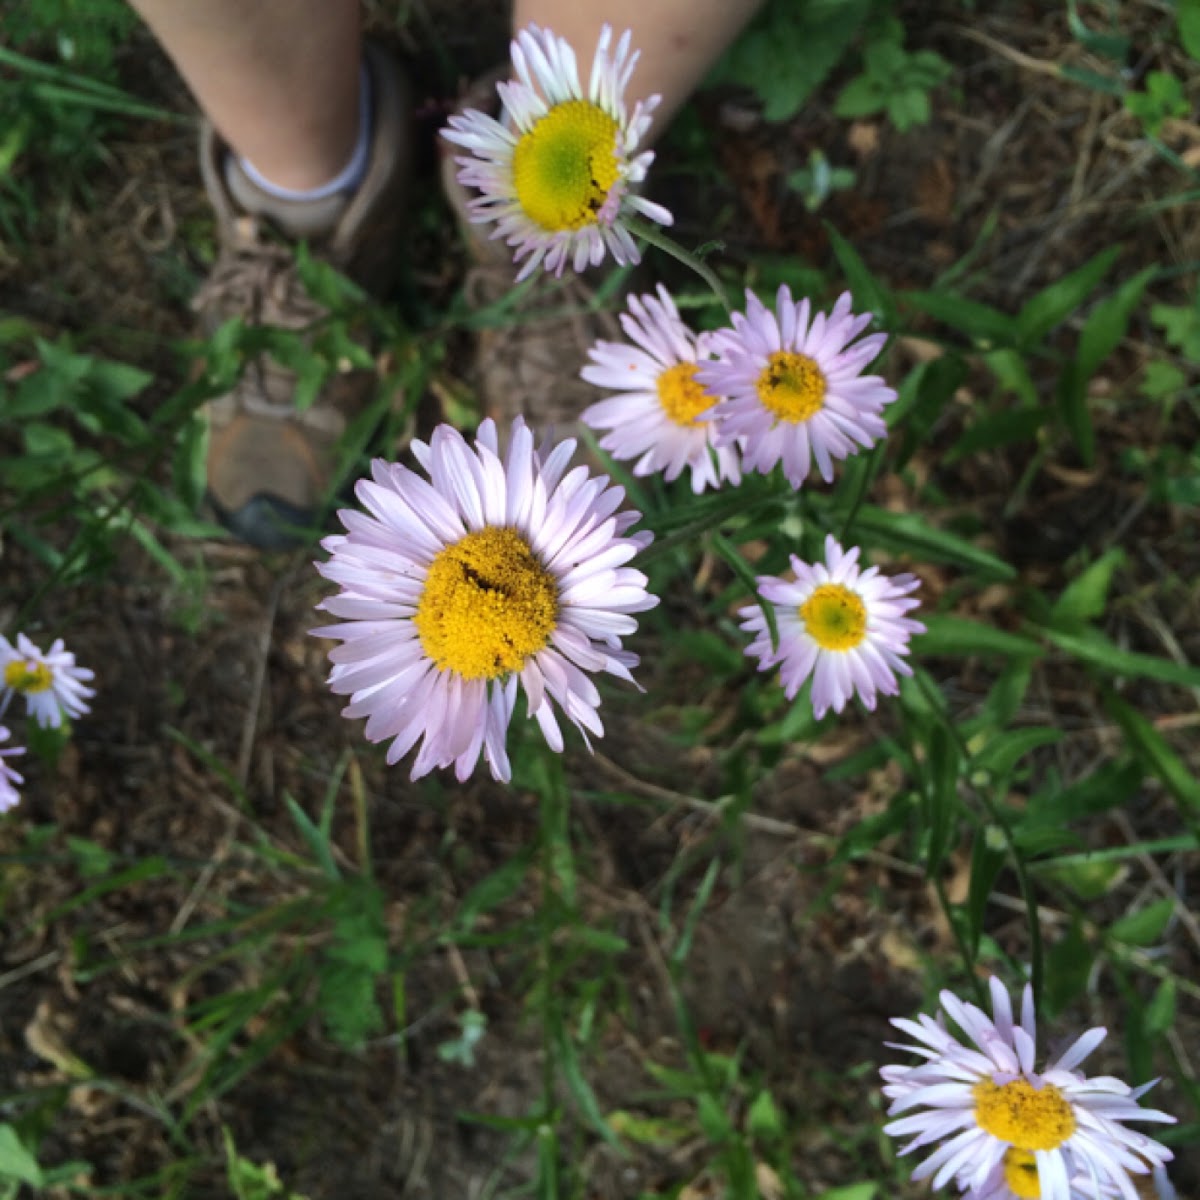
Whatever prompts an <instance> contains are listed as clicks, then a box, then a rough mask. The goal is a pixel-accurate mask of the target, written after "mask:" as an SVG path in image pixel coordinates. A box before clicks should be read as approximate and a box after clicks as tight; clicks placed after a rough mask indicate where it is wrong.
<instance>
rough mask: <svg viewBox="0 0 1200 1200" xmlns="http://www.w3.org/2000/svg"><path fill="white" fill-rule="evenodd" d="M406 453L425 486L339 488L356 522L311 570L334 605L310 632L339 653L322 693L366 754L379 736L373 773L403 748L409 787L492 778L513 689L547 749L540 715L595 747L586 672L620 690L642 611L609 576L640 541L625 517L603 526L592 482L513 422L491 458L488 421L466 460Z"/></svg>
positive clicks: (554, 735)
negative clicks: (361, 721)
mask: <svg viewBox="0 0 1200 1200" xmlns="http://www.w3.org/2000/svg"><path fill="white" fill-rule="evenodd" d="M412 449H413V453H414V455H415V456H416V458H417V461H418V463H419V464H420V466H421V467H422V468H423V469H424V471H425V472H426V474H427V475H428V476H429V480H428V481H426V480H425V479H423V478H422V477H421V476H420V475H419V474H417V472H415V471H411V470H409V469H408V468H407V467H403V466H400V465H398V464H393V463H386V462H383V461H382V460H376V462H375V463H374V464H373V466H372V470H371V479H370V480H366V479H364V480H360V481H359V483H358V485H357V488H356V494H357V496H358V499H359V500H360V501H361V502H362V504H363V506H364V507H365V508H366V509H367V512H366V513H362V512H358V511H354V510H348V511H343V512H341V513H340V514H339V515H340V517H341V520H342V523H343V525H344V526H345V527H346V533H345V534H344V535H337V536H335V537H330V538H327V539H326V540H325V541H324V542H323V543H322V545H323V546H324V547H325V549H326V550H328V551H329V554H330V558H329V561H328V562H326V563H318V564H317V569H318V570H319V571H320V572H321V574H322V575H324V576H325V577H326V578H327V579H330V580H332V581H333V582H334V583H336V584H338V585H339V586H340V587H341V591H340V592H339V593H338V594H337V595H334V596H331V597H329V598H328V599H327V600H325V601H323V602H322V603H321V604H320V605H319V607H320V608H322V609H325V610H326V611H328V612H330V613H332V614H333V615H334V616H335V617H338V618H341V620H340V623H339V624H336V625H327V626H325V627H323V628H321V629H314V630H313V633H314V634H316V635H317V636H318V637H328V638H336V639H337V640H339V641H340V642H341V643H342V645H340V646H337V647H335V648H334V649H332V650H331V651H330V653H329V658H330V661H331V662H332V663H333V669H332V671H331V673H330V676H329V683H330V686H331V687H332V688H333V690H334V691H335V692H337V693H338V694H339V695H349V696H350V703H349V705H348V706H347V707H346V708H345V709H344V714H345V715H346V716H347V717H366V718H367V725H366V735H367V737H368V739H369V740H371V741H373V742H380V741H386V740H388V739H392V744H391V746H390V747H389V749H388V755H387V758H388V762H389V763H394V762H396V761H398V760H399V759H400V758H402V757H403V756H404V755H405V754H407V753H408V751H409V750H410V749H412V747H413V746H415V745H416V744H417V742H418V741H420V742H421V747H420V750H419V751H418V753H417V756H416V760H415V762H414V763H413V768H412V778H413V779H417V778H419V777H420V776H422V775H425V774H426V773H428V772H429V771H430V770H432V769H433V768H435V767H448V766H451V765H453V766H454V768H455V773H456V774H457V776H458V778H459V779H460V780H462V779H466V778H467V776H468V775H470V773H471V771H472V770H473V769H474V767H475V764H476V763H477V762H478V760H479V755H480V753H481V752H482V753H483V755H484V756H485V757H486V759H487V761H488V764H489V766H490V767H491V771H492V775H493V776H494V777H495V778H496V779H500V780H504V781H507V780H508V779H509V778H510V776H511V771H510V768H509V761H508V755H507V752H506V750H505V737H506V734H507V730H508V724H509V721H510V719H511V718H512V713H513V708H514V705H515V704H516V698H517V690H518V687H520V688H521V689H522V690H523V691H524V693H525V698H526V701H527V704H528V710H529V715H530V716H531V717H535V718H536V719H537V722H538V725H539V726H540V727H541V730H542V734H543V735H544V737H545V738H546V741H547V742H548V743H549V744H550V746H551V747H552V748H553V749H554V750H558V751H561V750H562V748H563V739H562V732H561V730H560V729H559V726H558V720H557V718H556V716H555V706H557V707H558V708H559V709H561V710H562V712H563V714H564V715H565V716H566V717H567V719H568V720H569V721H571V723H572V724H573V725H576V726H577V727H578V728H579V729H580V730H581V732H583V735H584V741H585V742H587V734H588V733H589V732H590V733H593V734H595V735H596V736H597V737H600V736H602V735H603V733H604V729H603V726H602V725H601V723H600V718H599V716H598V715H597V712H596V709H597V707H598V705H599V704H600V695H599V693H598V692H597V691H596V687H595V685H594V684H593V683H592V680H591V678H590V674H589V673H590V672H594V671H606V672H608V673H609V674H610V675H616V676H617V677H619V678H621V679H625V680H628V681H629V682H631V683H632V682H633V677H632V676H631V675H630V673H629V670H630V668H631V667H634V666H636V665H637V662H638V659H637V656H636V655H634V654H631V653H629V652H628V651H626V650H623V649H622V648H621V638H622V637H625V636H627V635H629V634H631V633H633V632H634V630H635V629H636V628H637V622H636V621H635V620H634V618H633V616H631V615H630V614H632V613H636V612H643V611H645V610H646V609H648V608H653V607H654V605H656V604H657V603H658V599H657V597H655V596H651V595H649V594H648V593H647V591H646V577H645V575H643V574H642V573H641V572H640V571H637V570H634V569H632V568H631V567H627V566H625V565H624V564H625V563H627V562H628V561H629V560H630V559H631V558H632V557H633V556H634V554H636V553H637V551H638V550H640V549H642V548H644V547H645V546H646V545H648V544H649V542H650V540H651V535H650V534H649V533H636V534H627V533H626V531H627V530H628V529H629V527H630V526H631V525H633V524H634V523H635V522H636V521H638V520H639V518H640V514H639V513H636V512H632V511H624V512H617V506H618V505H619V504H620V503H621V500H622V499H623V497H624V492H623V491H622V489H621V488H617V487H612V486H610V483H609V480H608V478H607V477H606V476H603V475H601V476H598V477H592V476H590V475H589V474H588V471H587V468H586V467H582V466H580V467H575V468H574V469H573V470H569V471H568V470H567V467H568V464H569V462H570V458H571V455H572V454H573V453H574V450H575V442H574V440H573V439H568V440H566V441H564V442H562V443H561V444H560V445H558V446H556V447H554V448H553V449H552V450H551V449H549V448H545V449H543V450H540V451H539V450H535V449H534V445H533V434H532V433H531V432H530V430H529V429H528V428H527V426H526V425H525V422H524V421H523V420H522V419H521V418H520V417H517V418H516V419H515V420H514V422H513V425H512V432H511V437H510V441H509V445H508V450H507V453H506V455H505V457H504V458H503V460H502V459H501V457H500V447H499V441H498V438H497V435H496V426H495V424H494V423H493V422H492V421H490V420H487V421H484V422H483V423H482V424H481V425H480V427H479V432H478V434H477V435H476V439H475V445H474V447H473V448H472V447H470V446H468V445H467V442H466V441H465V440H464V438H463V436H462V434H460V433H459V432H458V431H457V430H456V429H453V428H452V427H451V426H449V425H439V426H438V428H437V429H435V430H434V433H433V437H432V438H431V439H430V441H429V443H428V444H426V443H424V442H419V441H418V442H414V443H413V444H412ZM422 739H423V740H422Z"/></svg>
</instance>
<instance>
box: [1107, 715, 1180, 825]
mask: <svg viewBox="0 0 1200 1200" xmlns="http://www.w3.org/2000/svg"><path fill="white" fill-rule="evenodd" d="M1104 707H1105V708H1106V709H1107V710H1108V714H1109V716H1111V717H1112V719H1113V720H1114V721H1116V723H1117V724H1118V725H1120V726H1121V729H1122V731H1123V732H1124V734H1125V741H1126V742H1127V744H1128V745H1129V748H1130V750H1132V751H1133V752H1134V754H1136V755H1137V756H1138V758H1140V759H1141V760H1142V762H1143V763H1145V765H1146V767H1147V769H1148V770H1150V771H1152V772H1153V773H1154V774H1155V775H1157V776H1158V778H1159V779H1161V780H1162V782H1163V784H1164V785H1165V786H1166V788H1167V790H1168V791H1169V792H1170V793H1171V794H1172V795H1173V796H1174V797H1175V799H1176V800H1178V801H1179V803H1180V804H1182V805H1184V806H1185V807H1186V808H1188V809H1190V810H1191V811H1192V812H1194V813H1197V814H1200V780H1198V779H1197V778H1196V777H1195V775H1193V774H1192V772H1191V771H1190V770H1189V769H1188V767H1187V765H1186V764H1185V763H1184V761H1183V760H1182V759H1181V758H1180V757H1179V755H1178V754H1176V753H1175V751H1174V750H1172V749H1171V747H1170V746H1169V745H1168V743H1167V739H1166V738H1164V737H1163V735H1162V734H1161V733H1159V732H1158V730H1157V729H1155V728H1154V726H1153V725H1151V724H1150V722H1149V721H1147V720H1146V718H1145V717H1143V716H1142V714H1141V713H1139V712H1138V711H1137V710H1136V709H1134V708H1132V707H1131V706H1130V705H1128V704H1126V703H1125V701H1124V700H1122V699H1121V698H1120V697H1119V696H1117V695H1116V694H1115V693H1113V692H1110V691H1106V692H1105V695H1104Z"/></svg>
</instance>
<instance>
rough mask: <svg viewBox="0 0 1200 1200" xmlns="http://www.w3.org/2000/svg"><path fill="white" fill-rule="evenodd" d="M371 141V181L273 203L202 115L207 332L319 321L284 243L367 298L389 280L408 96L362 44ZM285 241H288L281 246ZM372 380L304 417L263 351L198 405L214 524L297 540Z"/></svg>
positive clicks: (374, 50) (333, 390)
mask: <svg viewBox="0 0 1200 1200" xmlns="http://www.w3.org/2000/svg"><path fill="white" fill-rule="evenodd" d="M364 55H365V58H364V61H365V64H366V69H367V72H368V74H369V76H370V83H371V106H372V120H373V124H372V138H371V146H370V157H369V160H368V165H367V173H366V175H365V177H364V178H363V180H362V182H361V183H360V184H359V186H358V188H357V190H356V191H355V192H353V193H352V194H344V195H338V196H331V197H327V198H324V199H320V200H280V199H277V198H276V197H273V196H270V195H268V194H267V193H265V192H262V191H261V190H260V189H258V188H257V186H256V185H255V184H254V183H253V182H251V180H250V179H249V178H247V176H246V175H245V174H244V172H243V171H242V170H241V169H240V167H239V166H238V164H237V160H236V157H235V156H234V155H232V154H231V153H230V152H229V150H228V148H227V147H226V146H225V144H224V143H223V142H222V141H221V139H220V137H219V136H218V135H217V133H216V131H215V130H214V129H213V127H212V125H211V124H210V123H209V122H208V121H207V120H206V121H204V122H203V124H202V126H201V134H200V166H201V172H202V174H203V177H204V186H205V190H206V191H207V192H208V196H209V200H210V201H211V202H212V205H213V208H214V209H215V211H216V216H217V227H218V233H219V238H220V253H219V256H218V258H217V262H216V264H215V266H214V267H213V269H212V272H211V273H210V275H209V278H208V279H207V281H206V282H205V283H204V284H203V285H202V286H201V288H200V289H199V291H198V292H197V294H196V297H195V299H194V301H193V307H194V308H195V309H196V311H197V312H198V313H199V314H200V317H201V325H202V328H203V329H204V331H205V333H212V332H213V331H214V330H215V329H217V328H218V327H219V326H220V325H221V324H222V323H224V322H225V321H227V320H229V319H230V318H231V317H240V318H241V319H242V320H243V321H245V322H246V323H247V324H257V325H271V326H276V327H280V328H283V329H293V330H301V329H305V328H308V327H311V326H312V324H313V323H314V322H316V321H319V320H321V319H322V318H323V317H325V316H327V315H328V314H327V310H326V309H325V308H324V307H323V306H321V305H320V304H318V303H316V302H315V301H313V300H312V299H311V297H309V295H308V293H307V292H306V291H305V289H304V286H303V285H302V284H301V282H300V280H299V278H298V276H297V273H296V269H295V264H294V255H293V246H294V243H295V241H297V240H299V239H308V240H309V242H310V243H311V245H312V247H313V249H314V251H315V252H316V253H317V254H318V255H319V256H320V257H322V258H323V259H325V260H326V261H327V262H329V263H330V264H332V265H333V266H334V267H336V268H337V269H338V270H340V271H341V272H343V273H344V274H345V275H347V276H349V277H350V278H351V279H352V280H354V282H356V283H357V284H359V285H360V286H361V287H363V288H364V289H365V290H366V291H368V292H370V293H371V294H372V295H374V296H381V295H383V294H385V293H386V291H387V290H388V288H389V287H390V286H391V284H392V283H393V282H394V280H395V278H396V272H397V269H398V266H399V262H400V255H401V253H402V249H403V246H402V241H401V229H400V225H401V218H402V214H403V200H404V193H405V192H406V190H407V185H408V180H409V175H410V156H411V149H412V122H411V113H412V98H411V93H410V91H409V87H408V83H407V81H406V80H405V78H404V77H403V76H402V75H401V73H400V69H399V67H398V66H397V64H396V63H395V62H394V61H393V60H392V59H391V58H390V57H389V56H388V55H387V54H386V53H385V52H383V51H382V50H381V49H380V48H379V47H377V46H371V45H368V46H366V47H365V50H364ZM281 237H282V238H284V239H289V240H290V244H289V242H285V241H281V240H280V238H281ZM376 378H377V377H376V375H375V373H374V372H373V371H370V370H361V369H360V370H347V371H345V372H340V373H338V374H337V375H335V376H334V377H333V378H332V379H331V380H330V381H329V382H328V383H327V384H326V385H325V387H324V388H323V390H322V392H321V394H320V395H319V396H318V397H317V400H316V402H315V403H314V404H312V405H311V406H310V407H309V408H307V409H306V410H305V411H304V412H300V411H298V410H297V409H296V407H295V405H294V404H293V402H292V397H293V395H294V393H295V390H296V377H295V375H294V374H293V373H292V372H291V371H289V370H287V369H286V368H284V367H283V366H281V365H280V364H279V363H277V362H275V361H273V360H272V359H271V358H270V357H269V356H268V355H265V354H264V355H260V356H259V358H258V359H256V360H255V361H254V362H252V363H250V364H249V365H248V366H247V368H246V370H245V371H244V372H243V374H242V377H241V378H240V379H239V381H238V383H237V385H236V386H235V387H234V389H233V391H232V392H230V393H229V394H228V395H225V396H222V397H220V398H219V399H217V400H214V401H212V402H211V403H210V404H209V405H207V406H206V409H205V415H206V417H207V420H208V424H209V448H208V499H209V502H210V503H211V505H212V508H213V510H214V512H215V513H216V515H217V518H218V520H219V521H220V522H221V523H222V524H223V525H224V526H225V527H226V528H227V529H229V530H230V532H231V533H233V534H234V536H235V537H237V538H239V539H240V540H242V541H244V542H248V543H250V544H251V545H253V546H257V547H259V548H260V549H265V550H276V549H286V548H289V547H292V546H296V545H299V544H302V543H303V542H304V541H305V540H306V538H305V536H304V530H305V529H306V528H308V527H311V526H312V524H313V522H314V520H315V519H316V517H317V515H318V513H319V512H320V510H321V508H322V505H323V504H324V503H325V501H326V499H327V497H328V494H329V488H330V486H331V483H332V480H333V475H334V469H335V466H336V453H335V451H336V447H337V443H338V439H339V438H340V437H341V434H342V432H343V431H344V430H345V428H346V425H347V423H348V421H349V419H350V418H351V417H353V416H354V415H355V413H356V412H358V411H360V410H361V408H362V407H363V405H364V404H365V403H366V401H367V400H368V399H369V398H370V395H371V392H372V389H373V386H374V384H375V381H376Z"/></svg>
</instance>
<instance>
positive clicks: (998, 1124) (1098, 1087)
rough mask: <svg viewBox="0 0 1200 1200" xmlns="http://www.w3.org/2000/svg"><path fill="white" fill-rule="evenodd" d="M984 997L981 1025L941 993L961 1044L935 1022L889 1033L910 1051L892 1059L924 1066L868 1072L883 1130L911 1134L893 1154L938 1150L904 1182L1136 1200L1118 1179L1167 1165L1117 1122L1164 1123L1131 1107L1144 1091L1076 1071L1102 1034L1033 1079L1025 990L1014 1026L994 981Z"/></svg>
mask: <svg viewBox="0 0 1200 1200" xmlns="http://www.w3.org/2000/svg"><path fill="white" fill-rule="evenodd" d="M990 990H991V996H992V1016H991V1018H989V1017H988V1016H987V1015H986V1014H985V1013H984V1012H983V1011H982V1009H979V1008H977V1007H976V1006H975V1005H973V1004H967V1003H965V1002H964V1001H962V1000H960V999H959V998H958V997H957V996H955V995H954V994H953V993H952V992H942V994H941V1004H942V1009H943V1010H944V1012H945V1014H946V1015H947V1016H949V1018H950V1019H951V1020H952V1021H953V1022H954V1023H955V1024H956V1025H957V1026H958V1027H959V1029H961V1030H962V1032H963V1034H965V1035H966V1039H968V1040H969V1041H964V1040H960V1039H959V1038H957V1037H955V1036H954V1035H953V1034H951V1033H950V1032H949V1031H948V1030H947V1028H946V1023H945V1020H944V1018H943V1016H942V1014H941V1013H939V1014H938V1019H937V1020H936V1021H934V1020H932V1019H931V1018H929V1017H928V1016H925V1015H922V1016H920V1017H919V1018H918V1020H916V1021H910V1020H904V1019H897V1020H894V1021H893V1022H892V1024H893V1025H895V1026H896V1027H897V1028H898V1029H900V1030H902V1031H903V1032H904V1033H906V1034H908V1035H909V1036H910V1037H912V1038H913V1039H914V1041H915V1042H917V1043H918V1044H917V1045H897V1046H895V1048H896V1049H900V1050H907V1051H911V1052H912V1053H914V1054H918V1055H920V1056H921V1057H922V1058H923V1059H924V1060H925V1061H924V1062H922V1063H920V1064H918V1065H916V1066H911V1067H902V1066H888V1067H884V1068H883V1069H882V1071H881V1072H880V1073H881V1075H882V1076H883V1078H884V1081H885V1086H884V1089H883V1091H884V1095H886V1096H888V1097H889V1098H890V1099H891V1101H892V1105H891V1107H890V1108H889V1109H888V1114H889V1116H895V1117H898V1119H897V1120H895V1121H892V1122H891V1123H890V1124H889V1125H886V1126H885V1127H884V1131H885V1132H886V1133H889V1134H891V1135H892V1136H893V1137H908V1136H910V1135H914V1136H913V1140H912V1141H911V1142H909V1144H908V1145H907V1146H905V1147H904V1149H903V1150H902V1151H901V1153H903V1154H907V1153H910V1152H911V1151H913V1150H917V1149H920V1148H922V1147H925V1146H929V1145H931V1144H932V1143H935V1142H941V1143H942V1145H941V1146H939V1148H938V1149H937V1150H935V1151H934V1152H933V1153H932V1154H931V1155H930V1156H929V1157H928V1158H927V1159H926V1160H925V1161H924V1162H923V1163H921V1164H920V1166H918V1167H917V1169H916V1170H915V1171H914V1172H913V1178H914V1179H924V1178H926V1177H928V1176H930V1175H932V1176H933V1186H934V1187H935V1188H939V1187H941V1186H943V1185H944V1184H945V1183H946V1182H948V1181H949V1180H950V1179H954V1180H955V1182H956V1184H957V1185H958V1186H959V1187H960V1188H961V1189H963V1190H964V1191H965V1192H966V1193H967V1194H968V1195H969V1196H970V1197H971V1200H1001V1198H1004V1200H1007V1197H1009V1196H1015V1197H1018V1198H1020V1200H1029V1198H1031V1197H1032V1198H1035V1200H1075V1198H1076V1197H1084V1196H1086V1197H1096V1196H1099V1197H1109V1196H1112V1195H1119V1196H1121V1197H1124V1198H1125V1200H1137V1193H1136V1191H1135V1189H1134V1186H1133V1182H1132V1180H1131V1179H1130V1175H1131V1174H1135V1175H1145V1174H1148V1173H1150V1172H1151V1171H1153V1170H1154V1169H1155V1168H1157V1167H1161V1166H1162V1165H1163V1164H1164V1163H1166V1162H1169V1161H1170V1160H1171V1157H1172V1155H1171V1152H1170V1150H1168V1149H1167V1148H1166V1147H1165V1146H1162V1145H1160V1144H1159V1143H1158V1142H1155V1141H1153V1140H1152V1139H1151V1138H1148V1137H1146V1136H1144V1135H1143V1134H1140V1133H1137V1132H1135V1131H1134V1130H1132V1129H1129V1128H1127V1127H1126V1124H1125V1122H1128V1121H1157V1122H1167V1123H1172V1122H1174V1120H1175V1118H1174V1117H1171V1116H1168V1115H1167V1114H1166V1113H1164V1112H1159V1111H1158V1110H1156V1109H1151V1108H1142V1107H1141V1106H1140V1104H1139V1103H1138V1101H1139V1099H1140V1098H1141V1097H1142V1095H1144V1094H1145V1092H1146V1091H1147V1090H1148V1088H1149V1087H1150V1086H1151V1085H1149V1084H1147V1085H1145V1086H1144V1087H1140V1088H1130V1087H1129V1085H1128V1084H1126V1083H1123V1082H1122V1081H1121V1080H1119V1079H1115V1078H1113V1077H1111V1076H1096V1077H1094V1078H1091V1079H1089V1078H1088V1077H1086V1076H1085V1075H1083V1074H1082V1073H1081V1072H1080V1071H1078V1070H1076V1068H1077V1067H1078V1066H1079V1064H1080V1063H1082V1062H1083V1061H1084V1059H1086V1058H1087V1057H1088V1055H1089V1054H1091V1053H1092V1051H1093V1050H1095V1049H1096V1047H1097V1046H1099V1045H1100V1043H1101V1042H1102V1041H1103V1040H1104V1038H1105V1036H1106V1031H1105V1030H1104V1029H1103V1028H1096V1029H1089V1030H1088V1032H1087V1033H1085V1034H1083V1035H1082V1036H1080V1037H1078V1038H1076V1039H1075V1041H1073V1042H1072V1043H1071V1044H1070V1045H1069V1046H1068V1047H1067V1048H1066V1050H1064V1051H1063V1053H1062V1054H1060V1055H1058V1056H1057V1057H1056V1058H1054V1059H1053V1060H1052V1061H1051V1062H1050V1063H1048V1064H1047V1065H1046V1066H1045V1067H1044V1068H1043V1069H1042V1070H1041V1071H1040V1072H1037V1071H1035V1070H1034V1069H1033V1067H1034V1058H1035V1054H1036V1051H1037V1028H1036V1024H1035V1018H1034V1011H1033V989H1032V988H1031V987H1028V986H1027V987H1026V988H1025V991H1024V995H1023V998H1022V1003H1021V1019H1020V1022H1019V1023H1018V1022H1016V1021H1015V1020H1014V1018H1013V1011H1012V1005H1011V1002H1010V1000H1009V996H1008V992H1007V991H1005V989H1004V986H1003V985H1002V984H1001V983H1000V981H999V980H997V979H995V978H993V979H992V980H991V982H990ZM913 1109H921V1110H922V1111H920V1112H912V1111H911V1110H913ZM901 1113H910V1114H911V1115H908V1116H900V1114H901Z"/></svg>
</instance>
